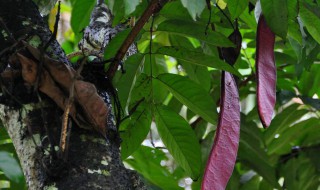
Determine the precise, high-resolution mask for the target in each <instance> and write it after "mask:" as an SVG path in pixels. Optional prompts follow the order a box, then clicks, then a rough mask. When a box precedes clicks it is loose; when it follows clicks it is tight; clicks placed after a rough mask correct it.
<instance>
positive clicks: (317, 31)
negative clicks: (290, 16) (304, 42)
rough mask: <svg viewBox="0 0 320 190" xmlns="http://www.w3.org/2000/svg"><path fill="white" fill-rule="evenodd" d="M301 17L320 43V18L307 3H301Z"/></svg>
mask: <svg viewBox="0 0 320 190" xmlns="http://www.w3.org/2000/svg"><path fill="white" fill-rule="evenodd" d="M300 17H301V20H302V21H303V24H304V25H305V26H306V28H307V30H308V32H309V33H310V34H311V36H312V37H313V38H314V39H315V40H316V41H317V42H318V43H319V44H320V18H319V16H318V15H317V14H316V13H315V12H313V8H312V7H311V6H310V5H308V4H307V3H303V2H302V3H300Z"/></svg>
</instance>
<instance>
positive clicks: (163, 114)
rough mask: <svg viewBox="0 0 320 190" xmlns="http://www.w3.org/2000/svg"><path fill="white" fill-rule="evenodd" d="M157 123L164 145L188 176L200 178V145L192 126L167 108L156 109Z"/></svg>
mask: <svg viewBox="0 0 320 190" xmlns="http://www.w3.org/2000/svg"><path fill="white" fill-rule="evenodd" d="M154 114H155V121H156V124H157V129H158V132H159V135H160V137H161V139H162V141H163V143H164V144H165V145H166V147H167V148H168V150H169V152H170V153H171V155H172V156H173V157H174V159H175V160H176V161H177V163H178V164H179V165H180V166H181V167H182V168H183V169H184V170H185V171H186V173H187V175H188V176H190V177H191V178H192V179H194V180H196V179H198V178H199V176H200V169H201V153H200V145H199V143H198V140H197V137H196V136H195V134H194V132H193V130H192V129H191V126H190V125H189V124H188V122H186V120H184V119H183V118H182V117H181V116H180V115H179V114H177V113H175V112H173V111H171V110H170V109H168V108H167V107H165V106H156V107H155V113H154Z"/></svg>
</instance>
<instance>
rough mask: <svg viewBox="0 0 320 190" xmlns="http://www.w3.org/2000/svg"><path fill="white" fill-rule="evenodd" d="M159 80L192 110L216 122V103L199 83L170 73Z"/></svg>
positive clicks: (162, 75) (211, 121) (209, 120)
mask: <svg viewBox="0 0 320 190" xmlns="http://www.w3.org/2000/svg"><path fill="white" fill-rule="evenodd" d="M157 80H159V81H160V82H161V83H162V84H163V86H164V87H165V88H167V89H168V90H169V91H170V92H171V93H172V94H173V96H174V97H175V98H177V99H178V100H179V101H180V102H181V103H183V104H184V105H186V106H187V107H188V108H189V109H190V110H191V111H193V112H194V113H196V114H198V115H200V116H201V117H202V118H203V119H205V120H206V121H208V122H210V123H212V124H215V123H216V120H217V115H216V111H215V103H214V102H213V100H212V98H211V97H210V95H209V94H208V92H206V91H205V90H204V89H203V88H201V87H200V86H199V85H198V84H196V83H195V82H193V81H191V80H190V79H188V78H187V77H183V76H180V75H175V74H169V73H167V74H161V75H159V76H158V77H157Z"/></svg>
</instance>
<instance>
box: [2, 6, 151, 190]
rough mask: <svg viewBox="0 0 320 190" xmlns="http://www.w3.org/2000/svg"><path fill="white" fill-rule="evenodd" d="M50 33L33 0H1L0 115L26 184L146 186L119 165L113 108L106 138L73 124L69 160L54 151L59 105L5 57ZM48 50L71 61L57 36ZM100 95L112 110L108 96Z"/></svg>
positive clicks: (38, 42)
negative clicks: (30, 83)
mask: <svg viewBox="0 0 320 190" xmlns="http://www.w3.org/2000/svg"><path fill="white" fill-rule="evenodd" d="M50 37H51V32H50V31H49V29H48V27H47V25H46V24H45V22H44V21H43V18H42V17H41V16H40V14H39V11H38V9H37V7H36V5H35V4H34V3H33V2H32V1H31V0H11V1H7V0H0V69H1V73H2V75H1V80H0V82H1V83H0V84H1V89H2V96H1V98H0V103H1V105H0V119H1V121H2V123H3V125H4V127H5V128H6V129H7V131H8V133H9V135H10V137H11V138H12V140H13V144H14V146H15V148H16V151H17V154H18V156H19V158H20V162H21V165H22V168H23V172H24V175H25V177H26V180H27V185H28V188H29V189H32V190H37V189H125V190H126V189H145V188H146V187H145V186H144V184H143V183H142V182H141V180H140V178H139V177H138V176H137V174H136V173H135V172H133V171H130V170H128V169H126V168H125V167H124V166H123V164H122V161H121V158H120V153H119V142H120V140H119V137H118V136H117V135H114V134H113V135H111V134H112V133H110V131H112V130H114V129H115V126H114V122H113V120H114V119H113V116H112V114H111V111H109V115H108V121H109V122H108V124H107V126H106V127H107V139H104V138H103V137H102V136H101V135H100V134H99V133H98V132H96V131H93V130H92V131H90V130H84V129H80V128H78V127H76V126H73V127H72V132H71V136H70V143H69V147H68V149H69V151H68V152H69V154H68V160H67V162H63V161H62V160H61V159H58V158H57V155H52V152H53V150H54V149H57V147H59V138H60V128H61V123H62V121H61V120H62V119H61V117H62V114H63V110H61V109H60V108H58V107H57V106H56V105H55V103H54V102H53V101H51V100H50V98H48V97H47V96H46V95H44V94H41V93H39V94H37V93H36V92H35V91H34V90H33V88H28V87H26V86H25V84H24V81H23V79H22V77H21V65H20V64H19V63H17V64H10V66H8V63H9V62H10V63H15V62H16V60H12V56H11V55H14V54H16V52H18V51H21V49H22V50H23V49H25V47H24V46H23V45H22V43H20V42H21V41H22V40H24V41H26V42H27V43H28V44H30V45H32V46H34V47H38V48H40V47H44V45H45V43H46V42H48V41H49V39H50ZM46 54H47V55H48V56H49V57H52V58H54V59H56V60H59V61H60V62H63V63H65V64H66V65H70V64H69V62H68V60H67V59H66V56H65V54H64V52H63V50H62V49H61V47H60V45H59V44H58V43H57V41H55V40H53V41H52V42H51V43H50V44H49V48H48V50H47V52H46ZM97 88H98V91H99V87H97ZM100 93H101V91H100ZM102 94H104V95H106V96H107V94H105V93H102ZM39 97H40V99H41V100H42V101H39ZM104 98H105V100H106V103H107V104H108V106H109V110H110V109H111V107H110V99H109V98H108V97H104ZM50 144H53V145H54V146H50Z"/></svg>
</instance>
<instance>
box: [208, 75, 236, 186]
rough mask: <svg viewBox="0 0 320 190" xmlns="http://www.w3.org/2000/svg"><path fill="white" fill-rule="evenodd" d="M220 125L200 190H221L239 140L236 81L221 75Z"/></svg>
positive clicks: (228, 176) (232, 162) (232, 166)
mask: <svg viewBox="0 0 320 190" xmlns="http://www.w3.org/2000/svg"><path fill="white" fill-rule="evenodd" d="M221 84H222V87H221V88H222V89H221V101H220V115H219V123H218V127H217V131H216V136H215V139H214V144H213V147H212V150H211V153H210V156H209V159H208V162H207V166H206V169H205V173H204V177H203V181H202V190H223V189H225V188H226V186H227V183H228V181H229V178H230V176H231V174H232V171H233V168H234V165H235V162H236V158H237V152H238V145H239V137H240V103H239V94H238V87H237V84H236V81H235V80H234V78H233V76H232V75H231V74H230V73H228V72H224V71H223V72H222V82H221Z"/></svg>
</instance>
